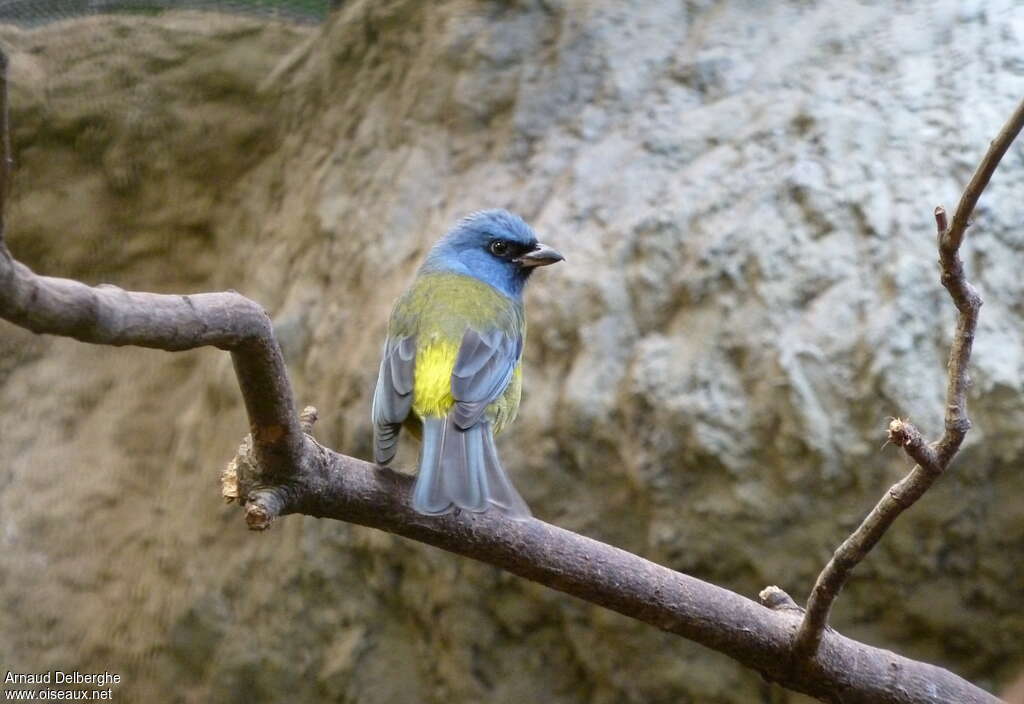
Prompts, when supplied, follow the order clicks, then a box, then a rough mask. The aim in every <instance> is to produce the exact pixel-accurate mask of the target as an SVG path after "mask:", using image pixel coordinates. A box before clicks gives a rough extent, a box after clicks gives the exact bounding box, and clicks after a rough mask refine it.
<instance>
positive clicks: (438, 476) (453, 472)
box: [412, 417, 530, 518]
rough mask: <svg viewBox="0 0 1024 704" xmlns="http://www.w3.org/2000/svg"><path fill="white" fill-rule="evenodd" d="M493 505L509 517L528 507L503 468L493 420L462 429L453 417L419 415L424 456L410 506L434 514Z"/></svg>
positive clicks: (520, 515) (527, 512) (526, 515)
mask: <svg viewBox="0 0 1024 704" xmlns="http://www.w3.org/2000/svg"><path fill="white" fill-rule="evenodd" d="M490 506H495V507H496V508H498V510H500V511H501V512H502V513H504V514H505V515H506V516H509V517H511V518H529V516H530V509H529V508H528V507H527V505H526V502H525V501H523V498H522V497H521V496H519V492H517V491H516V490H515V487H513V486H512V482H510V481H509V479H508V477H507V476H506V475H505V471H504V470H503V469H502V468H501V462H500V460H498V449H497V448H496V447H495V446H494V434H493V433H492V432H491V424H490V423H489V422H487V421H484V420H481V421H480V422H479V423H477V424H475V425H473V426H472V427H470V428H468V429H466V430H462V429H461V428H459V426H457V425H456V424H455V423H454V421H453V420H452V419H451V418H447V417H445V418H424V419H423V454H422V455H421V457H420V473H419V476H418V477H416V486H415V487H414V488H413V492H412V507H413V508H414V509H416V511H418V512H419V513H424V514H427V515H431V516H436V515H440V514H444V513H449V512H450V511H452V510H453V509H455V508H461V509H463V510H466V511H475V512H480V511H486V510H487V509H488V508H489V507H490Z"/></svg>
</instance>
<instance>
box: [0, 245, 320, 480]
mask: <svg viewBox="0 0 1024 704" xmlns="http://www.w3.org/2000/svg"><path fill="white" fill-rule="evenodd" d="M0 318H4V319H6V320H9V321H10V322H12V323H14V324H15V325H20V326H21V327H23V328H26V329H27V330H31V331H32V332H36V333H43V334H49V335H62V336H64V337H72V338H74V339H76V340H81V341H82V342H92V343H95V344H98V345H116V346H121V345H136V346H139V347H152V348H156V349H161V350H168V351H180V350H190V349H195V348H197V347H205V346H212V347H217V348H220V349H222V350H228V351H230V352H231V358H232V361H233V362H234V365H235V371H236V373H237V375H238V382H239V386H240V387H241V390H242V396H243V398H244V399H245V408H246V411H248V414H249V421H250V424H251V431H252V434H253V437H254V438H255V442H256V449H257V452H258V453H259V457H260V461H261V463H265V464H263V465H262V466H264V467H266V468H267V469H268V470H269V471H270V473H271V474H273V475H274V476H279V477H285V476H287V475H288V474H289V473H291V472H293V471H294V468H295V467H297V466H298V465H299V464H300V462H301V459H302V438H303V435H302V432H301V430H300V428H299V423H298V419H297V417H296V415H295V408H294V403H293V401H292V389H291V383H290V382H289V380H288V374H287V372H286V370H285V366H284V359H283V358H282V356H281V350H280V348H279V347H278V344H277V340H276V338H275V337H274V331H273V328H272V326H271V323H270V318H268V317H267V314H266V312H265V311H264V310H263V308H261V307H260V306H259V305H257V304H256V303H254V302H252V301H251V300H249V299H248V298H246V297H244V296H242V295H240V294H237V293H234V292H227V293H199V294H193V295H188V296H173V295H161V294H156V293H138V292H134V291H124V290H122V289H120V288H117V287H116V286H107V285H102V284H101V285H100V286H96V287H90V286H86V285H85V284H82V283H79V282H78V281H72V280H70V279H58V278H51V277H48V276H37V275H36V274H34V273H33V272H32V270H31V269H29V268H28V267H27V266H25V265H24V264H21V263H20V262H18V261H15V260H14V258H13V257H12V256H11V253H10V252H9V251H8V250H7V247H6V246H5V245H4V243H3V242H2V241H0Z"/></svg>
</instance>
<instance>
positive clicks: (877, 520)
mask: <svg viewBox="0 0 1024 704" xmlns="http://www.w3.org/2000/svg"><path fill="white" fill-rule="evenodd" d="M1022 127H1024V101H1022V102H1021V104H1020V105H1018V106H1017V109H1016V110H1015V111H1014V113H1013V115H1012V116H1010V119H1009V121H1007V123H1006V124H1005V125H1004V126H1003V128H1002V129H1001V130H1000V131H999V135H998V136H997V137H996V139H995V140H993V141H992V143H991V144H990V145H989V148H988V151H987V152H986V153H985V156H984V158H982V160H981V163H980V164H979V165H978V168H977V170H976V171H975V172H974V176H973V177H972V178H971V181H970V183H968V184H967V188H966V189H965V190H964V193H963V196H962V197H961V198H960V204H959V205H958V206H957V209H956V214H955V215H954V216H953V223H952V225H950V226H947V221H946V211H945V209H944V208H942V207H941V206H939V207H937V208H936V209H935V224H936V227H937V230H938V248H939V268H940V270H941V281H942V285H943V286H944V287H945V288H946V290H947V291H949V295H950V297H951V298H952V299H953V304H954V305H955V306H956V309H957V313H958V315H957V321H956V332H955V334H954V336H953V345H952V347H951V348H950V352H949V364H948V367H947V371H948V384H947V387H946V418H945V432H943V434H942V438H941V439H940V440H939V441H938V442H936V443H935V445H934V447H931V446H929V445H928V444H927V443H925V442H924V440H923V439H922V437H921V434H920V432H918V430H917V429H916V428H915V427H914V426H912V425H910V424H909V423H907V422H906V421H901V420H899V419H896V420H893V421H892V423H890V425H889V440H890V441H892V442H893V443H895V444H897V445H900V446H901V447H903V448H904V450H905V451H906V452H907V454H908V455H910V457H911V458H912V459H913V460H914V461H915V462H917V465H916V466H915V467H914V468H913V469H912V470H911V471H910V473H909V474H908V475H907V476H906V477H904V478H903V479H901V480H900V481H899V482H897V483H896V484H895V485H893V486H892V487H890V489H889V491H887V492H886V493H885V495H884V496H883V497H882V499H881V500H880V501H879V502H878V504H876V505H875V507H874V508H873V509H872V510H871V512H870V513H869V514H868V515H867V517H866V518H865V519H864V521H863V522H862V523H861V524H860V525H859V526H858V527H857V529H856V530H855V531H854V532H853V534H851V535H850V536H849V537H848V538H847V539H846V540H844V541H843V542H842V544H841V545H840V546H839V547H838V548H837V549H836V551H835V553H834V554H833V555H832V558H831V559H830V560H829V561H828V564H827V565H825V569H824V570H822V572H821V574H820V575H818V579H817V580H816V582H815V584H814V588H813V589H812V590H811V595H810V598H809V599H808V600H807V611H806V613H805V614H804V618H803V621H802V622H801V624H800V629H799V631H797V635H796V638H795V640H794V643H793V655H794V660H795V662H796V663H797V664H799V663H800V662H801V661H804V660H806V659H808V658H812V657H814V656H815V653H816V652H817V651H818V647H819V644H820V642H821V637H822V632H823V631H824V629H825V625H826V624H827V623H828V615H829V611H830V610H831V608H832V604H833V602H834V601H835V599H836V597H837V596H838V595H839V592H840V590H841V589H842V588H843V585H844V584H845V583H846V581H847V579H849V576H850V573H851V572H852V571H853V569H854V568H855V567H856V566H857V565H858V564H859V563H860V562H861V560H863V559H864V557H865V556H867V554H868V553H869V552H870V551H871V549H872V548H873V547H874V546H875V545H876V544H877V543H878V541H879V540H881V538H882V536H883V535H885V532H886V531H887V530H888V529H889V526H891V525H892V523H893V521H895V520H896V518H897V517H898V516H899V515H900V514H901V513H903V511H905V510H906V509H908V508H909V507H910V506H912V505H913V504H914V502H915V501H917V500H918V499H919V498H921V496H922V495H924V493H925V492H926V491H928V489H929V488H930V487H931V485H932V484H933V483H934V482H935V480H936V479H938V477H939V475H941V474H942V473H943V472H944V471H945V469H946V467H948V466H949V463H950V461H952V459H953V457H954V456H955V455H956V453H957V450H959V449H960V445H961V443H963V440H964V437H965V436H966V435H967V431H968V430H969V429H970V427H971V421H970V419H969V418H968V417H967V387H968V386H969V385H970V376H969V374H968V371H967V367H968V364H969V363H970V359H971V347H972V346H973V344H974V331H975V329H976V328H977V325H978V310H979V309H980V308H981V302H982V301H981V296H979V295H978V292H977V291H975V290H974V287H973V286H971V284H970V283H969V282H968V281H967V278H966V276H965V275H964V266H963V262H962V261H961V259H960V254H959V251H960V244H961V243H962V242H963V237H964V232H965V231H966V229H967V225H968V222H969V220H970V217H971V213H972V212H973V211H974V206H975V204H977V202H978V199H979V198H980V197H981V194H982V192H983V191H984V190H985V186H987V185H988V182H989V179H990V178H991V177H992V174H993V173H994V172H995V170H996V167H997V166H998V165H999V160H1000V159H1001V158H1002V157H1003V154H1005V153H1006V150H1007V149H1008V148H1009V146H1010V144H1011V143H1012V142H1013V140H1014V139H1015V138H1016V137H1017V135H1018V134H1019V133H1020V131H1021V128H1022Z"/></svg>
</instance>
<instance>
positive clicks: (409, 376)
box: [371, 337, 416, 464]
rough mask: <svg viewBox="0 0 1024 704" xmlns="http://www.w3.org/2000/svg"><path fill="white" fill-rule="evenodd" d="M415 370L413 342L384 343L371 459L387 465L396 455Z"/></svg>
mask: <svg viewBox="0 0 1024 704" xmlns="http://www.w3.org/2000/svg"><path fill="white" fill-rule="evenodd" d="M415 369H416V338H415V337H400V338H395V339H391V338H389V339H388V340H387V342H385V343H384V355H383V358H382V359H381V362H380V372H379V373H378V375H377V388H376V389H375V390H374V392H373V410H372V412H371V417H372V418H373V458H374V460H376V462H377V463H378V464H387V463H388V462H390V461H391V460H392V459H393V458H394V456H395V453H396V452H397V451H398V435H399V433H401V431H402V423H403V422H404V421H405V419H406V417H408V415H409V410H410V409H411V408H412V391H413V383H414V372H415Z"/></svg>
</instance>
